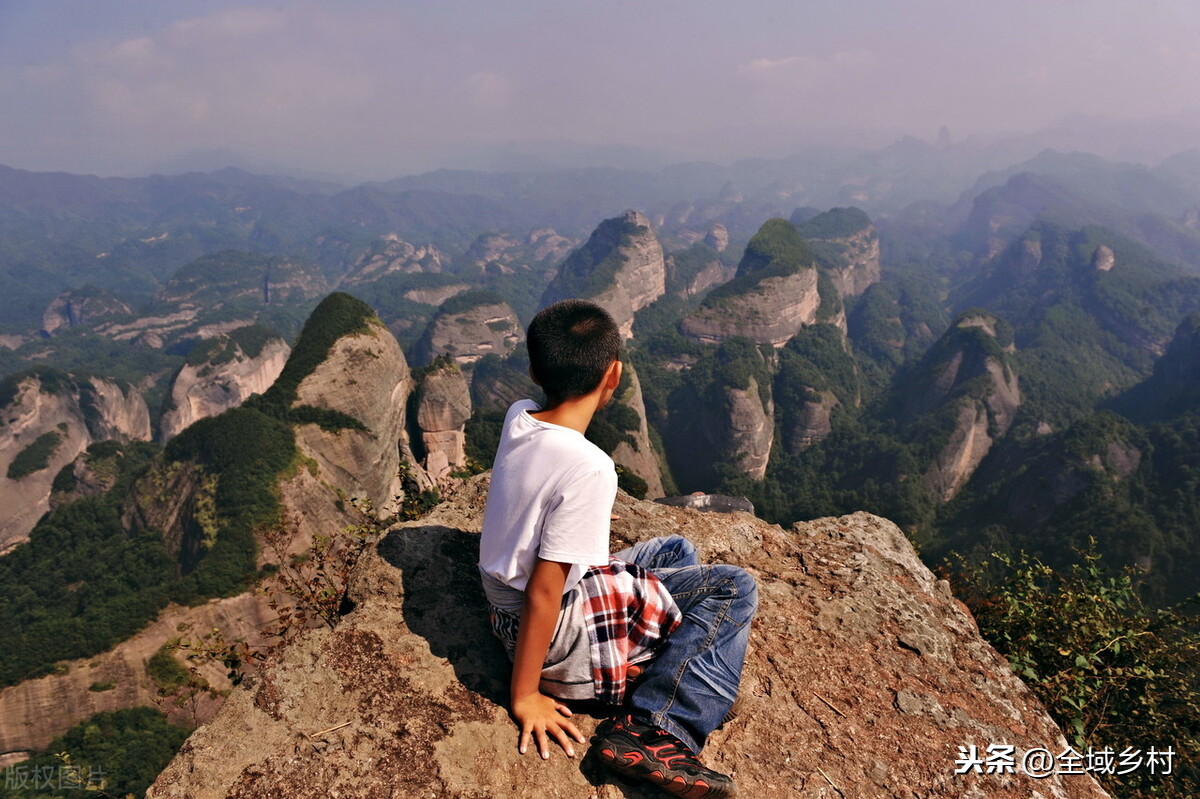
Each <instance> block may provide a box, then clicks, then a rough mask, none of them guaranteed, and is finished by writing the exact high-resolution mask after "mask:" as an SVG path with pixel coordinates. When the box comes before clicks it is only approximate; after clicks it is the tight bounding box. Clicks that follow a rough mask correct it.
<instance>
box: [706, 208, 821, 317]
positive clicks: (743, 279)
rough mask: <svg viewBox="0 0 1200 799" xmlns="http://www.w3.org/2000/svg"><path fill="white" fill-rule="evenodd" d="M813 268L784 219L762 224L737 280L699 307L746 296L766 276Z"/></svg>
mask: <svg viewBox="0 0 1200 799" xmlns="http://www.w3.org/2000/svg"><path fill="white" fill-rule="evenodd" d="M814 265H815V258H814V256H813V253H812V250H811V249H810V248H809V246H808V244H807V243H805V241H804V239H802V238H800V234H799V233H797V232H796V228H795V227H794V226H793V225H792V223H791V222H788V221H787V220H786V219H768V220H767V221H766V222H764V223H763V225H762V227H760V228H759V229H758V232H757V233H755V234H754V237H753V238H751V239H750V243H749V244H747V245H746V252H745V254H744V255H743V256H742V260H741V263H739V264H738V271H737V277H735V278H734V279H733V280H730V281H729V282H728V283H724V284H722V285H720V286H717V287H716V288H714V289H713V290H712V291H710V292H709V293H708V296H706V297H705V298H704V302H703V303H701V305H703V306H705V307H709V308H711V307H715V306H717V305H719V304H720V303H721V302H722V301H723V300H727V299H729V298H731V297H737V296H740V295H742V294H745V293H747V292H749V291H751V290H753V289H754V288H755V287H757V286H758V285H759V283H761V282H762V281H763V280H766V279H767V278H769V277H785V276H787V275H794V274H796V273H797V272H799V271H800V270H801V269H811V268H813V267H814Z"/></svg>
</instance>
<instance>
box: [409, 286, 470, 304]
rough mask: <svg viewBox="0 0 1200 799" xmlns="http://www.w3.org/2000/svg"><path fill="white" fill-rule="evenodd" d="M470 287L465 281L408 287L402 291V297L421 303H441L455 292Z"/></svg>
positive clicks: (457, 292) (458, 292) (460, 292)
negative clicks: (423, 286) (424, 286)
mask: <svg viewBox="0 0 1200 799" xmlns="http://www.w3.org/2000/svg"><path fill="white" fill-rule="evenodd" d="M469 288H471V287H470V286H468V285H467V284H466V283H450V284H449V285H446V286H436V287H430V288H419V289H409V290H408V291H406V292H404V299H406V300H412V301H413V302H419V303H421V304H422V305H434V306H437V305H441V304H442V303H443V302H445V301H446V300H448V299H450V298H451V297H453V296H454V295H455V294H462V293H463V292H464V291H466V290H467V289H469Z"/></svg>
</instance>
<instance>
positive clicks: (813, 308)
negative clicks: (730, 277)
mask: <svg viewBox="0 0 1200 799" xmlns="http://www.w3.org/2000/svg"><path fill="white" fill-rule="evenodd" d="M726 285H727V286H728V285H732V283H727V284H726ZM715 293H716V292H714V294H715ZM710 300H711V301H710ZM820 307H821V297H820V294H819V292H818V291H817V270H816V269H811V268H810V269H802V270H800V271H799V272H795V273H793V274H790V275H782V276H778V277H767V278H764V279H762V280H760V281H758V282H757V283H756V284H754V285H753V286H752V287H750V288H748V289H747V290H745V291H739V292H737V293H730V294H721V295H720V297H719V298H714V297H713V294H710V295H709V299H706V300H705V302H704V304H703V305H701V307H700V308H698V309H697V310H696V311H694V312H693V313H691V314H689V315H688V316H685V317H684V318H683V321H682V322H681V323H680V325H679V329H680V331H681V332H682V333H683V334H684V335H685V336H687V337H688V338H690V339H693V340H695V341H699V342H700V343H702V344H719V343H720V342H722V341H724V340H726V339H728V338H732V337H734V336H744V337H746V338H748V339H751V340H753V341H755V342H758V343H759V344H771V345H773V346H776V347H782V346H783V345H784V344H786V343H787V342H788V341H789V340H790V339H791V338H792V336H794V335H796V331H798V330H799V329H800V328H801V327H803V326H804V325H811V324H816V322H817V311H818V309H820Z"/></svg>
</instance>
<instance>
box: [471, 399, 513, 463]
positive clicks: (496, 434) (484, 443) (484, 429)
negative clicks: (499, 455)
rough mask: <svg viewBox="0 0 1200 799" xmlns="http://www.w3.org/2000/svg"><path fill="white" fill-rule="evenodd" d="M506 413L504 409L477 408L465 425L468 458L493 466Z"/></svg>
mask: <svg viewBox="0 0 1200 799" xmlns="http://www.w3.org/2000/svg"><path fill="white" fill-rule="evenodd" d="M504 414H505V412H504V411H502V410H489V409H486V408H475V410H474V411H472V413H471V418H470V419H468V420H467V423H466V425H465V428H464V430H465V434H466V439H467V441H466V447H465V449H466V452H467V458H468V459H469V460H472V461H475V462H476V463H479V464H481V465H482V466H483V467H484V468H485V469H490V468H492V462H493V461H494V460H495V458H496V448H497V447H498V446H500V434H501V433H503V432H504Z"/></svg>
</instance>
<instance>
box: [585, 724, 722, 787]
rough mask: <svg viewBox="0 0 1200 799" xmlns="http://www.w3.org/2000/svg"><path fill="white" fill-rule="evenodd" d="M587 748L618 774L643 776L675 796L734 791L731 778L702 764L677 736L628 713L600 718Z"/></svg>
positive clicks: (634, 776) (643, 778)
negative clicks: (638, 719)
mask: <svg viewBox="0 0 1200 799" xmlns="http://www.w3.org/2000/svg"><path fill="white" fill-rule="evenodd" d="M591 751H592V753H593V755H594V756H595V757H596V758H597V759H598V760H600V762H601V763H603V764H604V765H606V766H608V767H609V768H611V769H612V770H613V771H616V772H617V773H618V774H622V775H624V776H626V777H631V778H633V779H639V780H646V781H648V782H650V783H653V784H654V785H657V786H658V787H659V788H661V789H663V790H664V791H666V792H667V793H670V794H674V795H675V796H683V797H687V799H726V797H732V796H733V795H734V787H733V780H731V779H730V778H729V777H728V776H727V775H725V774H721V773H720V772H718V771H713V770H712V769H710V768H705V767H704V765H703V764H701V762H700V759H699V758H698V757H696V753H695V752H693V751H692V750H691V749H689V748H688V746H687V744H685V743H684V742H683V741H681V740H679V738H678V737H676V736H674V735H672V734H671V733H669V732H667V731H666V730H663V729H660V728H659V727H655V726H654V725H652V724H646V723H644V722H640V721H636V720H635V719H634V718H633V717H632V716H629V715H626V716H623V717H621V718H616V719H605V720H604V721H602V722H600V724H599V725H598V726H597V727H596V734H595V735H594V736H592V750H591Z"/></svg>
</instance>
